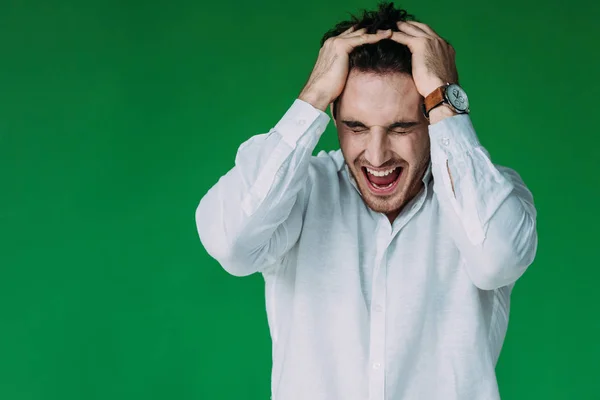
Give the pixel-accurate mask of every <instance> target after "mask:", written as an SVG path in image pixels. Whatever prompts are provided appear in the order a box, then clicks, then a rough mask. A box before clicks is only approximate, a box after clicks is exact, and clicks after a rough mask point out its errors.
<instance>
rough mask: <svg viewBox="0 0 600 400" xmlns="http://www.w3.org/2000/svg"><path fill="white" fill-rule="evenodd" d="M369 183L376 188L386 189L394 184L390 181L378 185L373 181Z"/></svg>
mask: <svg viewBox="0 0 600 400" xmlns="http://www.w3.org/2000/svg"><path fill="white" fill-rule="evenodd" d="M371 184H372V185H373V186H375V187H376V188H377V189H387V188H389V187H391V186H392V185H393V184H394V182H392V183H390V184H389V185H385V186H380V185H378V184H376V183H373V182H371Z"/></svg>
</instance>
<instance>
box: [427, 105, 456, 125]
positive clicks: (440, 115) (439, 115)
mask: <svg viewBox="0 0 600 400" xmlns="http://www.w3.org/2000/svg"><path fill="white" fill-rule="evenodd" d="M455 115H458V113H457V112H455V111H454V110H453V109H452V108H450V106H448V105H447V104H442V105H439V106H438V107H436V108H434V109H433V110H431V111H430V112H429V125H433V124H435V123H438V122H440V121H441V120H443V119H445V118H448V117H453V116H455Z"/></svg>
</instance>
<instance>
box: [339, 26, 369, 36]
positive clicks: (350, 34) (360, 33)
mask: <svg viewBox="0 0 600 400" xmlns="http://www.w3.org/2000/svg"><path fill="white" fill-rule="evenodd" d="M366 32H367V28H361V29H359V30H357V31H354V32H350V33H348V34H347V35H345V36H344V37H345V38H349V37H353V36H360V35H362V34H363V33H366Z"/></svg>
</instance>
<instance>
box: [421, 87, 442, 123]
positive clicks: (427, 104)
mask: <svg viewBox="0 0 600 400" xmlns="http://www.w3.org/2000/svg"><path fill="white" fill-rule="evenodd" d="M447 87H448V85H444V86H440V87H438V88H437V89H435V90H434V91H433V92H431V93H429V94H428V95H427V97H425V101H424V103H423V114H425V117H426V118H429V113H430V112H431V110H433V109H434V108H436V107H437V106H439V105H441V104H443V103H444V102H446V96H445V93H446V88H447Z"/></svg>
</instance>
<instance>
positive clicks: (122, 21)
mask: <svg viewBox="0 0 600 400" xmlns="http://www.w3.org/2000/svg"><path fill="white" fill-rule="evenodd" d="M375 4H376V3H375V1H359V0H343V1H342V0H328V1H326V2H323V1H321V0H306V1H302V2H291V3H290V2H284V1H274V0H269V1H246V0H235V1H228V2H209V3H202V2H198V1H191V0H189V1H185V0H169V1H166V0H165V1H163V2H157V1H150V2H142V1H138V2H134V1H122V2H117V1H114V0H113V1H102V2H101V1H87V2H77V1H72V0H71V1H59V0H54V1H43V0H35V1H8V0H5V1H3V2H2V3H1V4H0V51H1V58H0V183H1V185H2V186H1V188H2V191H1V195H0V227H1V229H0V232H1V237H0V243H1V246H2V247H1V249H0V250H1V251H0V399H2V400H26V399H36V400H38V399H56V400H58V399H60V400H70V399H77V400H81V399H85V400H88V399H89V400H93V399H111V400H119V399H145V400H147V399H236V400H243V399H268V397H269V395H270V367H271V354H270V351H271V348H270V338H269V334H268V327H267V322H266V316H265V310H264V295H263V281H262V278H261V276H260V275H254V276H251V277H247V278H234V277H231V276H229V275H227V274H226V273H225V272H224V271H223V270H222V269H221V268H220V267H219V265H218V264H217V263H216V262H215V261H214V260H212V259H211V258H210V257H209V256H208V255H207V254H206V252H205V250H204V249H203V247H202V246H201V244H200V242H199V240H198V236H197V233H196V227H195V221H194V211H195V208H196V205H197V204H198V202H199V200H200V198H201V197H202V196H203V195H204V193H205V192H206V191H207V190H208V189H209V187H210V186H211V185H213V184H214V183H215V182H216V180H217V179H218V177H220V176H221V175H223V174H225V172H226V171H227V170H228V169H229V168H230V167H232V166H233V161H234V157H235V152H236V149H237V147H238V145H239V144H240V143H242V142H243V141H244V140H246V139H247V138H248V137H250V136H252V135H254V134H258V133H263V132H267V131H268V130H269V129H270V128H271V127H272V126H274V125H275V123H276V122H277V121H278V120H279V118H280V117H281V116H282V115H283V113H284V112H285V111H286V110H287V108H288V107H289V106H290V105H291V104H292V102H293V100H294V98H295V97H296V96H297V94H298V93H299V91H300V90H301V88H302V85H303V84H304V82H305V81H306V79H307V77H308V75H309V73H310V71H311V69H312V66H313V63H314V61H315V59H316V55H317V53H318V43H319V39H320V37H321V35H322V34H323V32H325V31H326V30H328V29H329V28H330V27H331V26H333V25H334V24H335V23H336V22H337V21H339V20H341V19H345V18H346V17H347V15H348V12H354V11H357V10H359V9H361V8H364V7H369V8H370V7H372V6H374V5H375ZM586 4H587V5H586ZM402 5H403V6H404V7H406V8H407V9H408V10H409V11H410V12H412V13H414V14H416V15H417V17H418V18H419V19H420V20H422V21H423V22H426V23H428V24H430V25H431V26H432V27H433V28H434V29H436V30H437V31H438V32H439V33H440V34H441V35H442V36H444V37H446V38H447V39H448V40H449V41H450V42H451V43H452V44H453V45H454V46H455V48H456V49H457V63H458V68H459V72H460V76H461V84H462V85H463V87H464V88H465V89H466V90H467V92H468V93H469V96H470V99H471V103H472V119H473V121H474V124H475V127H476V129H477V131H478V134H479V136H480V139H481V141H482V143H483V144H484V146H485V147H486V148H487V149H488V150H489V151H490V153H491V154H492V159H493V161H494V162H496V163H499V164H503V165H508V166H510V167H512V168H514V169H516V170H517V171H518V172H519V173H520V174H521V176H522V177H523V179H524V180H525V182H526V183H527V184H528V186H529V187H530V189H531V190H532V192H533V193H534V197H535V200H536V204H537V208H538V212H539V215H538V222H539V225H538V228H539V243H540V245H539V251H538V255H537V259H536V261H535V262H534V264H533V265H532V267H531V268H530V269H529V271H528V272H527V273H526V274H525V276H524V277H523V278H522V279H521V280H520V281H519V283H518V284H517V286H516V287H515V290H514V292H513V297H512V313H511V320H510V325H509V330H508V335H507V338H506V341H505V345H504V348H503V351H502V354H501V357H500V361H499V364H498V367H497V373H498V379H499V385H500V391H501V394H502V396H503V398H504V399H578V400H582V399H600V379H599V378H598V377H597V373H598V372H600V362H599V361H598V360H599V358H600V345H599V343H598V341H599V339H600V322H599V319H600V318H599V317H600V315H599V313H598V312H597V306H598V300H597V298H598V297H597V295H598V280H599V279H600V269H599V266H600V265H599V262H598V249H599V244H598V239H599V238H600V232H599V228H598V226H600V218H599V216H598V212H597V205H598V200H599V196H598V195H599V190H598V185H599V183H600V180H599V179H598V167H599V162H598V158H597V157H598V155H599V154H600V150H599V149H600V139H599V137H600V136H599V134H600V132H599V130H598V102H597V100H598V95H599V93H600V87H599V84H598V72H599V71H600V62H599V55H598V42H599V40H600V32H599V30H598V23H597V16H598V15H599V14H600V13H599V11H600V7H599V6H598V3H597V2H586V1H585V0H573V1H570V2H568V3H565V4H564V5H562V3H559V2H548V1H543V2H542V1H537V2H532V1H522V0H521V1H517V0H507V1H503V2H494V3H490V2H487V1H475V0H465V1H461V2H451V1H443V0H431V1H428V2H425V1H417V0H408V1H405V2H403V3H402ZM337 146H338V144H337V138H336V136H335V131H334V129H333V125H332V124H330V126H329V128H328V131H327V132H326V133H325V135H324V137H323V138H322V140H321V142H320V143H319V146H318V148H317V150H320V149H333V148H337Z"/></svg>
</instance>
